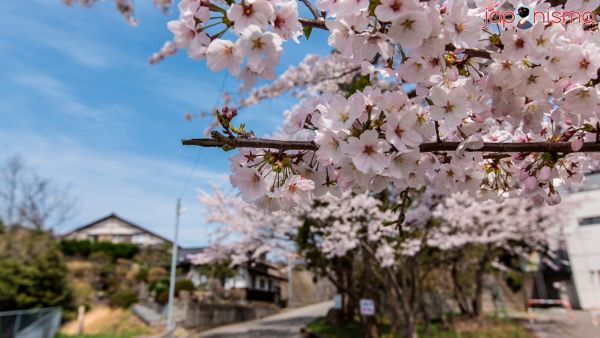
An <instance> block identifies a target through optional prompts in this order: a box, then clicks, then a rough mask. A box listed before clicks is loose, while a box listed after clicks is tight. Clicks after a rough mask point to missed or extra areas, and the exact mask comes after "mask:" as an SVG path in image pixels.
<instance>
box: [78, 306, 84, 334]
mask: <svg viewBox="0 0 600 338" xmlns="http://www.w3.org/2000/svg"><path fill="white" fill-rule="evenodd" d="M84 321H85V306H84V305H79V308H78V309H77V335H82V334H83V322H84Z"/></svg>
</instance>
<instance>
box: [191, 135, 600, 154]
mask: <svg viewBox="0 0 600 338" xmlns="http://www.w3.org/2000/svg"><path fill="white" fill-rule="evenodd" d="M216 134H218V135H220V136H218V137H217V138H214V137H213V138H212V139H206V138H201V139H190V140H183V141H182V143H183V145H193V146H200V147H223V146H229V147H232V148H265V149H277V150H312V151H316V150H318V149H319V146H318V145H317V144H315V143H314V142H311V141H280V140H269V139H261V138H253V139H246V138H227V137H225V136H223V135H221V134H219V133H216ZM213 135H215V134H214V133H213ZM459 144H460V143H459V142H434V143H423V144H421V145H420V146H419V149H420V151H421V152H423V153H427V152H439V151H454V150H456V148H458V145H459ZM469 151H479V152H486V153H501V154H506V153H574V151H573V150H572V149H571V144H570V143H568V142H530V143H510V142H507V143H485V144H484V146H483V148H481V149H477V150H469ZM578 152H582V153H586V152H600V143H595V142H587V143H584V145H583V147H582V148H581V150H579V151H578Z"/></svg>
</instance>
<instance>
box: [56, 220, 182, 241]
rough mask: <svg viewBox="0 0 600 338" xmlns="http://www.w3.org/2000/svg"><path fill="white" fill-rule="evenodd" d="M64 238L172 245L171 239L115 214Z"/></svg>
mask: <svg viewBox="0 0 600 338" xmlns="http://www.w3.org/2000/svg"><path fill="white" fill-rule="evenodd" d="M62 238H64V239H75V240H89V241H92V242H100V241H108V242H112V243H132V244H138V245H140V246H150V245H160V244H163V243H172V242H171V241H170V240H169V239H167V238H165V237H163V236H161V235H159V234H156V233H154V232H152V231H150V230H148V229H146V228H143V227H141V226H139V225H137V224H134V223H132V222H130V221H128V220H126V219H124V218H122V217H120V216H118V215H116V214H114V213H112V214H110V215H108V216H106V217H103V218H101V219H98V220H96V221H93V222H91V223H88V224H86V225H83V226H80V227H78V228H76V229H74V230H71V231H70V232H68V233H66V234H64V235H63V236H62Z"/></svg>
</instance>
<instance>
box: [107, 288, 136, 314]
mask: <svg viewBox="0 0 600 338" xmlns="http://www.w3.org/2000/svg"><path fill="white" fill-rule="evenodd" d="M137 301H138V299H137V294H136V293H135V292H134V291H132V290H121V291H117V292H115V293H114V294H112V295H111V296H110V300H109V302H108V303H109V305H110V306H111V307H122V308H125V309H127V308H129V307H130V306H131V305H133V304H135V303H136V302H137Z"/></svg>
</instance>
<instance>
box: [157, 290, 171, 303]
mask: <svg viewBox="0 0 600 338" xmlns="http://www.w3.org/2000/svg"><path fill="white" fill-rule="evenodd" d="M155 300H156V302H157V303H158V304H160V305H165V304H167V303H168V302H169V290H164V291H162V292H160V293H159V294H158V295H157V296H156V299H155Z"/></svg>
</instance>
